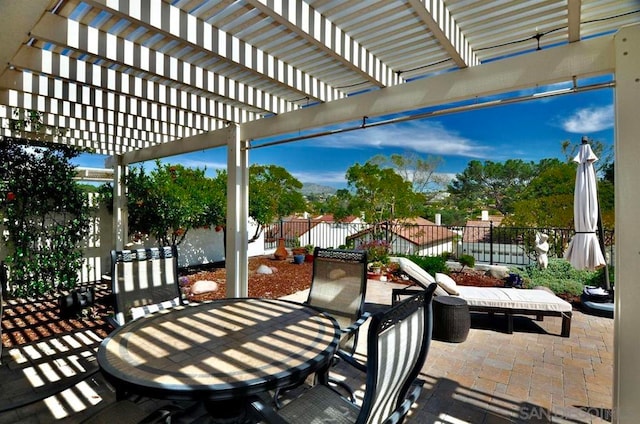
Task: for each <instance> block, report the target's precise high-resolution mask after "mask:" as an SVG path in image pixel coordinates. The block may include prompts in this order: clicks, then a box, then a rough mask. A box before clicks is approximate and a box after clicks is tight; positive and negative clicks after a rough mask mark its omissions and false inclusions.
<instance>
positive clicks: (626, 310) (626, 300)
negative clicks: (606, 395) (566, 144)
mask: <svg viewBox="0 0 640 424" xmlns="http://www.w3.org/2000/svg"><path fill="white" fill-rule="evenodd" d="M614 48H615V65H616V67H615V80H616V92H615V119H616V126H615V129H616V130H615V158H616V166H615V205H616V207H615V214H616V228H618V229H620V230H621V231H616V243H615V313H614V314H615V323H614V341H615V344H614V346H615V352H614V361H613V417H614V418H613V422H614V423H631V422H637V420H638V417H640V402H638V387H640V362H638V359H637V358H638V352H640V338H639V337H638V328H639V327H640V313H638V305H640V282H638V275H640V260H639V259H640V226H638V216H640V197H639V196H638V195H637V191H638V186H639V185H640V171H638V158H640V143H639V142H638V141H640V120H639V119H638V99H640V25H633V26H629V27H625V28H622V29H621V30H620V31H619V32H618V33H617V34H616V35H615V37H614Z"/></svg>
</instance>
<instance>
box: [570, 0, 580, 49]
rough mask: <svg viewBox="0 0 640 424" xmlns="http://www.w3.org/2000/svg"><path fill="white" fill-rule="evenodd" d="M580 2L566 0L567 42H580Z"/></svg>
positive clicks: (577, 0) (578, 0)
mask: <svg viewBox="0 0 640 424" xmlns="http://www.w3.org/2000/svg"><path fill="white" fill-rule="evenodd" d="M581 8H582V0H568V2H567V22H568V25H569V31H568V32H569V42H570V43H573V42H575V41H580V15H581V13H580V12H581V10H580V9H581Z"/></svg>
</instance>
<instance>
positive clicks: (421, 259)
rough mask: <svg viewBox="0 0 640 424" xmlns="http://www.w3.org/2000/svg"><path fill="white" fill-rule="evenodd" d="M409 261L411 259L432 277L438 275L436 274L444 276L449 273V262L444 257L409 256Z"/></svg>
mask: <svg viewBox="0 0 640 424" xmlns="http://www.w3.org/2000/svg"><path fill="white" fill-rule="evenodd" d="M406 258H407V259H411V260H412V261H413V262H415V263H416V264H418V266H419V267H420V268H422V269H424V270H425V271H427V272H428V273H429V274H431V275H436V272H440V273H443V274H448V273H449V267H448V266H447V260H446V259H445V258H444V257H442V256H417V255H408V256H406Z"/></svg>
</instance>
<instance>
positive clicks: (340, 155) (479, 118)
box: [75, 79, 614, 188]
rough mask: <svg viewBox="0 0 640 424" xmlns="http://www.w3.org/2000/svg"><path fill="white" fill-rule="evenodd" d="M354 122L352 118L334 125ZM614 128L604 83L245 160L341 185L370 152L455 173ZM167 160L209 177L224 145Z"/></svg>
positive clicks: (100, 162) (555, 152) (609, 139)
mask: <svg viewBox="0 0 640 424" xmlns="http://www.w3.org/2000/svg"><path fill="white" fill-rule="evenodd" d="M601 81H602V79H601V80H599V81H596V82H601ZM590 83H593V81H590ZM563 87H565V86H556V87H552V88H551V89H558V88H563ZM548 89H549V88H546V89H545V90H539V91H546V90H548ZM515 94H516V95H524V94H531V93H530V92H527V93H524V92H522V93H515ZM387 118H388V117H387ZM378 120H381V119H378ZM369 122H374V120H370V121H369ZM357 125H359V123H355V122H354V123H349V124H345V125H342V126H341V127H343V128H344V127H353V126H357ZM613 127H614V113H613V89H612V88H606V89H599V90H593V91H585V92H582V93H573V94H564V95H559V96H554V97H547V98H541V99H535V100H530V101H525V102H520V103H513V104H509V105H503V106H494V107H489V108H483V109H477V110H473V111H466V112H460V113H453V114H448V115H441V116H437V117H432V118H426V119H422V120H415V121H408V122H403V123H397V124H392V125H386V126H378V127H372V128H366V129H364V130H358V131H350V132H343V133H340V134H335V135H331V136H325V137H317V138H313V139H309V140H303V141H296V142H292V143H287V144H282V145H277V146H270V147H265V148H259V149H253V150H251V151H250V152H249V161H250V163H252V164H253V163H258V164H264V165H268V164H275V165H279V166H282V167H284V168H285V169H287V170H288V171H289V172H290V173H291V174H292V175H294V176H295V177H296V178H298V179H299V180H300V181H302V182H303V183H316V184H321V185H327V186H332V187H336V188H344V187H346V181H345V178H344V177H345V173H346V170H347V169H348V168H349V167H350V166H352V165H353V164H354V163H361V164H362V163H364V162H366V161H367V160H368V159H370V158H371V157H373V156H375V155H377V154H384V155H389V154H392V153H404V152H411V153H416V154H418V155H421V156H423V157H427V156H439V157H441V158H442V159H443V163H442V165H441V166H440V167H439V168H438V170H437V172H438V173H442V174H448V175H450V176H452V175H454V174H456V173H459V172H462V171H463V170H464V169H465V167H466V166H467V163H468V162H469V161H470V160H473V159H478V160H492V161H496V162H502V161H504V160H507V159H522V160H525V161H534V162H537V161H539V160H540V159H543V158H550V157H551V158H553V157H557V158H563V155H562V150H561V142H562V141H564V140H569V141H570V142H572V143H576V144H577V143H579V142H580V140H581V137H582V136H583V135H586V136H588V137H589V138H590V139H592V140H598V141H601V142H603V143H605V144H610V145H612V144H613V140H614V133H613ZM284 138H287V137H284ZM259 142H260V141H256V142H255V143H254V144H259ZM104 160H105V156H98V155H81V156H80V157H79V158H77V159H76V160H75V163H76V164H77V165H79V166H86V167H94V168H101V167H103V166H104ZM166 162H168V163H180V164H183V165H185V166H190V167H199V168H204V167H206V168H207V170H208V172H207V174H209V175H214V174H215V169H219V168H225V167H226V149H224V148H217V149H210V150H207V151H203V152H194V153H190V154H186V155H180V156H174V157H171V158H167V159H166Z"/></svg>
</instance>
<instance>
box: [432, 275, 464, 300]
mask: <svg viewBox="0 0 640 424" xmlns="http://www.w3.org/2000/svg"><path fill="white" fill-rule="evenodd" d="M436 283H438V285H439V286H440V287H442V288H443V289H445V291H446V292H447V293H449V294H450V295H453V296H457V295H459V294H460V293H459V292H458V290H457V284H456V282H455V281H454V280H453V278H451V277H449V276H448V275H447V274H442V273H440V272H436Z"/></svg>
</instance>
